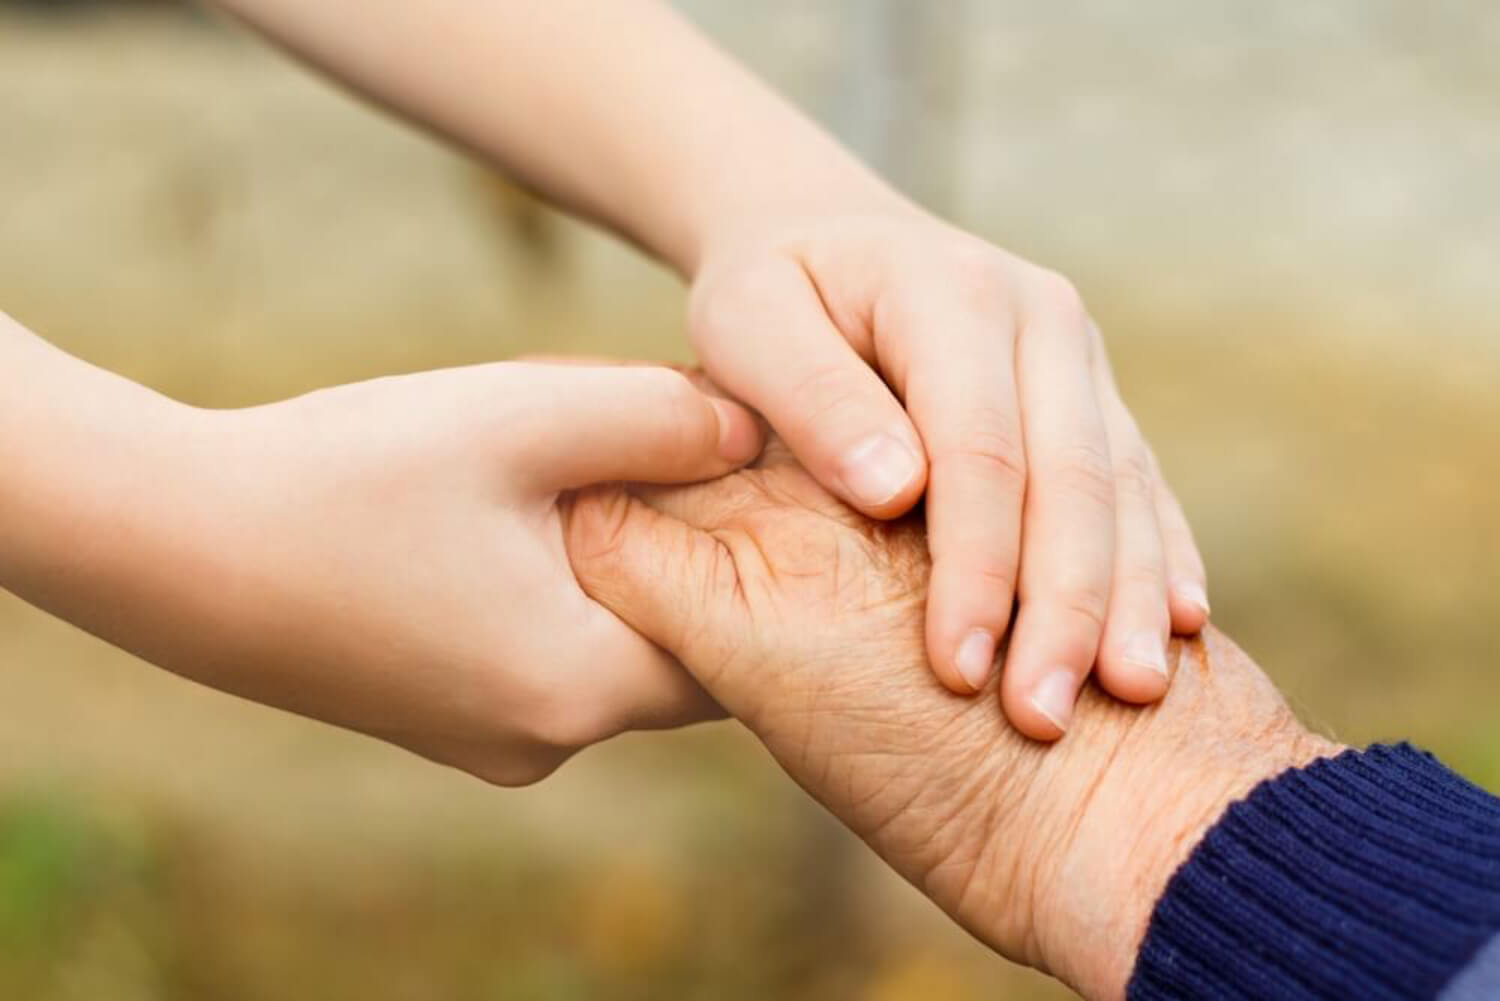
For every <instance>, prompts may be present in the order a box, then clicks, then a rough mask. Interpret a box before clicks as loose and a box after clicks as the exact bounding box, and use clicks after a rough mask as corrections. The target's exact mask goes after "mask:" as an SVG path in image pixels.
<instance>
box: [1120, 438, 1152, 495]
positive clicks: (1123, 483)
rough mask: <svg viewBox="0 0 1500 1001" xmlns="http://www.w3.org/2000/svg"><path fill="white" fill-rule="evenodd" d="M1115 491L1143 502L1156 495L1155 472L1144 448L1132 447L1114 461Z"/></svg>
mask: <svg viewBox="0 0 1500 1001" xmlns="http://www.w3.org/2000/svg"><path fill="white" fill-rule="evenodd" d="M1115 491H1116V493H1117V494H1118V495H1119V496H1121V497H1130V498H1132V499H1135V500H1139V501H1141V502H1143V503H1145V502H1149V501H1150V500H1151V499H1152V498H1153V497H1155V495H1156V474H1155V471H1154V470H1153V469H1152V468H1151V462H1150V460H1149V458H1148V457H1147V455H1146V452H1145V450H1144V449H1140V448H1133V449H1130V450H1129V451H1128V452H1126V453H1125V454H1124V455H1123V456H1121V457H1120V458H1119V459H1118V460H1117V461H1116V462H1115Z"/></svg>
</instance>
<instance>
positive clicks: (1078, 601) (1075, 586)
mask: <svg viewBox="0 0 1500 1001" xmlns="http://www.w3.org/2000/svg"><path fill="white" fill-rule="evenodd" d="M1052 600H1053V601H1054V602H1055V603H1056V604H1057V607H1058V608H1060V609H1062V610H1063V611H1064V612H1066V613H1067V614H1068V615H1070V616H1073V617H1074V618H1076V619H1078V620H1081V621H1082V622H1083V623H1084V624H1085V625H1086V626H1088V628H1089V629H1090V630H1092V631H1093V632H1094V633H1095V634H1096V635H1097V634H1099V633H1102V632H1103V631H1104V610H1105V607H1106V605H1107V604H1108V602H1109V587H1108V585H1107V584H1106V583H1103V582H1096V581H1092V580H1087V581H1071V582H1069V583H1066V584H1064V585H1063V586H1062V587H1059V588H1058V589H1057V591H1056V593H1055V594H1053V595H1052Z"/></svg>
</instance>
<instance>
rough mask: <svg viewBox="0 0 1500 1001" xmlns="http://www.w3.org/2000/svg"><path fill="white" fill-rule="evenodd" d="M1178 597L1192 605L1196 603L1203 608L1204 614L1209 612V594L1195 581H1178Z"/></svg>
mask: <svg viewBox="0 0 1500 1001" xmlns="http://www.w3.org/2000/svg"><path fill="white" fill-rule="evenodd" d="M1177 597H1179V598H1181V599H1182V600H1183V601H1185V602H1187V603H1188V604H1190V605H1196V606H1197V607H1198V608H1201V609H1202V610H1203V614H1204V615H1207V614H1208V613H1209V607H1208V594H1207V592H1205V591H1204V590H1203V588H1202V586H1201V585H1199V584H1198V583H1196V582H1195V581H1190V580H1181V581H1178V582H1177Z"/></svg>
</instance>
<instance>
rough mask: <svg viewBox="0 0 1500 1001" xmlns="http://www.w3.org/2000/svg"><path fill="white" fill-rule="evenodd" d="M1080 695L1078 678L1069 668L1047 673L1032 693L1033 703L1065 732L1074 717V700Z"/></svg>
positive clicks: (1037, 709)
mask: <svg viewBox="0 0 1500 1001" xmlns="http://www.w3.org/2000/svg"><path fill="white" fill-rule="evenodd" d="M1077 697H1078V679H1077V678H1076V677H1075V676H1074V675H1073V672H1072V671H1070V670H1068V669H1067V668H1065V667H1064V668H1059V669H1057V670H1056V671H1053V672H1052V673H1051V674H1049V675H1047V676H1046V677H1045V678H1043V679H1042V680H1041V682H1040V683H1038V684H1037V686H1036V690H1035V691H1033V692H1032V693H1031V705H1032V707H1033V708H1035V709H1036V711H1037V712H1039V713H1041V714H1042V715H1043V716H1045V717H1047V721H1048V722H1050V723H1051V724H1052V725H1053V726H1055V727H1057V728H1058V729H1059V730H1062V731H1064V732H1066V731H1067V729H1068V722H1069V721H1070V720H1072V718H1073V702H1074V700H1075V699H1076V698H1077Z"/></svg>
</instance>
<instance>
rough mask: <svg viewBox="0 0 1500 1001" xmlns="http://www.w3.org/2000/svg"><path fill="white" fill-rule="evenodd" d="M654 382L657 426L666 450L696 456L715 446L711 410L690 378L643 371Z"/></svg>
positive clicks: (663, 371)
mask: <svg viewBox="0 0 1500 1001" xmlns="http://www.w3.org/2000/svg"><path fill="white" fill-rule="evenodd" d="M642 372H643V374H644V377H645V378H648V379H649V380H650V382H649V385H650V386H651V387H652V388H651V390H650V395H651V397H652V398H653V399H654V401H655V402H654V404H653V405H654V407H655V409H656V416H655V419H654V420H653V423H654V424H655V426H656V427H657V429H658V430H657V432H656V433H657V435H658V436H659V439H658V440H659V442H660V444H661V447H662V448H663V449H670V450H671V451H670V453H669V454H677V455H682V454H692V455H696V454H699V453H700V452H702V451H703V450H704V449H706V448H711V447H712V446H713V445H714V444H715V439H716V435H717V428H716V427H715V422H712V421H709V420H707V417H708V407H707V405H706V403H705V401H704V399H703V395H702V394H701V393H699V392H698V390H697V388H696V387H694V386H693V384H692V382H690V381H689V380H688V378H687V376H685V375H683V374H682V373H681V372H677V371H674V370H672V369H669V368H653V369H643V370H642Z"/></svg>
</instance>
